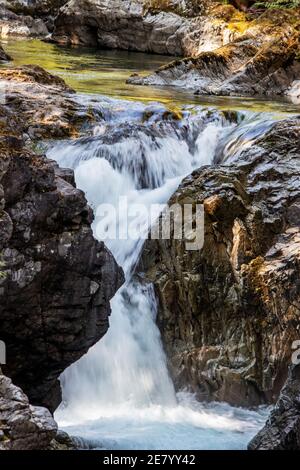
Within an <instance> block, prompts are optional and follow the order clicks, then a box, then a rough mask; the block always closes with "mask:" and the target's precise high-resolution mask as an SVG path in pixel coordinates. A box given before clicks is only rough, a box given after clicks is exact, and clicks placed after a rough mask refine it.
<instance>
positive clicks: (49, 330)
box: [0, 69, 123, 410]
mask: <svg viewBox="0 0 300 470" xmlns="http://www.w3.org/2000/svg"><path fill="white" fill-rule="evenodd" d="M27 72H28V70H27ZM37 72H39V73H38V74H37ZM18 73H19V74H20V75H21V76H22V72H21V70H15V74H18ZM36 74H37V75H38V76H39V74H40V75H43V76H44V78H43V80H44V79H46V78H48V80H50V81H53V80H54V79H53V77H52V79H51V75H47V73H46V72H43V71H42V70H41V69H38V71H37V70H33V71H32V74H31V75H30V74H29V75H30V76H31V79H32V82H31V87H34V86H35V83H34V78H32V77H35V75H36ZM23 78H24V77H23ZM27 79H28V77H27ZM54 81H55V80H54ZM58 83H60V81H59V79H57V81H56V85H57V86H58ZM36 86H37V85H36ZM44 87H45V89H46V88H47V86H44ZM60 87H61V88H60V90H61V93H63V86H62V84H61V83H60ZM65 89H66V87H65ZM50 90H51V87H50V88H48V93H50ZM23 99H24V101H26V97H25V98H24V97H23ZM10 105H11V103H10V100H8V101H7V105H1V108H0V116H1V138H0V146H1V153H0V182H1V217H0V225H1V232H0V233H1V236H0V253H1V262H2V264H3V267H2V268H1V270H2V272H3V273H2V276H1V279H0V297H1V302H0V319H1V323H0V338H1V340H2V341H4V342H5V344H6V348H7V364H6V365H5V366H4V367H3V371H4V373H5V374H6V375H8V376H10V377H11V378H12V379H13V381H14V383H16V384H17V385H19V386H21V387H22V389H23V390H24V392H25V393H26V394H27V395H28V396H29V399H30V401H31V403H33V404H38V405H40V404H42V405H45V406H47V407H48V408H49V409H51V410H54V409H55V408H56V407H57V406H58V404H59V403H60V386H59V382H58V380H57V379H58V377H59V375H60V373H61V372H62V371H63V370H64V369H65V368H66V367H68V365H70V364H71V363H73V362H75V361H76V360H77V359H79V358H80V357H81V356H82V355H83V354H85V353H86V352H87V350H88V349H89V348H90V347H91V346H92V345H93V344H94V343H96V342H97V341H99V339H100V338H101V337H102V336H103V335H104V334H105V333H106V331H107V329H108V317H109V315H110V304H109V301H110V299H111V298H112V297H113V295H114V294H115V292H116V290H117V289H118V288H119V287H120V285H121V284H122V282H123V274H122V270H121V269H120V268H119V267H118V265H117V264H116V262H115V260H114V258H113V256H112V255H111V253H110V252H109V251H108V250H107V249H106V248H105V246H104V244H103V243H102V242H98V241H96V240H95V239H94V237H93V234H92V230H91V223H92V220H93V215H92V211H91V209H90V208H89V206H88V205H87V202H86V199H85V197H84V194H83V193H82V191H79V190H78V189H76V187H75V183H74V175H73V172H72V171H71V170H63V169H61V168H58V166H57V164H56V163H55V162H53V161H51V160H49V159H47V158H46V157H45V156H44V155H37V154H35V153H34V152H33V151H31V150H30V149H29V148H28V147H25V146H24V141H23V140H22V133H23V131H24V128H23V125H24V123H23V122H22V113H21V114H20V115H19V116H18V115H16V113H15V109H14V105H12V106H10ZM27 106H28V109H29V107H30V102H29V103H28V102H27ZM46 106H47V104H46ZM40 111H41V110H40Z"/></svg>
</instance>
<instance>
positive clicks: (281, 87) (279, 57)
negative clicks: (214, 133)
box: [129, 6, 300, 100]
mask: <svg viewBox="0 0 300 470" xmlns="http://www.w3.org/2000/svg"><path fill="white" fill-rule="evenodd" d="M226 10H228V14H229V16H228V15H227V13H226ZM230 12H231V13H230ZM233 12H234V9H233V8H232V7H230V6H229V7H224V6H223V7H218V8H215V10H214V11H213V12H212V13H211V16H210V21H211V22H212V23H213V22H214V21H217V18H218V17H220V18H221V19H223V20H224V19H226V17H227V21H228V25H227V26H228V27H229V28H232V29H233V30H236V31H239V32H240V34H239V35H238V37H235V39H234V40H231V41H228V44H226V45H223V46H222V47H219V48H212V49H211V51H209V52H201V53H200V54H198V55H194V56H193V57H188V58H185V59H182V60H177V61H175V62H172V63H170V64H168V65H166V66H163V67H161V68H160V69H158V70H157V71H156V72H155V73H154V74H151V75H150V76H148V77H133V78H131V79H130V80H129V82H130V83H134V84H143V85H159V86H164V85H173V86H179V87H184V88H189V89H192V90H194V91H195V93H196V94H211V95H223V96H224V95H251V96H253V95H267V96H274V95H285V96H290V97H291V98H294V99H297V100H299V99H300V81H299V75H300V62H299V52H300V41H299V38H300V35H299V31H300V16H299V10H294V11H293V12H291V11H286V12H285V11H280V10H279V11H275V12H274V11H271V12H270V11H269V12H265V13H263V14H262V15H260V16H259V17H258V18H256V19H251V18H250V19H249V18H248V17H247V16H246V15H244V17H243V16H240V17H238V18H236V19H234V16H231V17H230V15H234V13H233ZM226 15H227V16H226ZM240 15H242V14H241V13H240Z"/></svg>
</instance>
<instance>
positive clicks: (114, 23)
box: [53, 0, 239, 56]
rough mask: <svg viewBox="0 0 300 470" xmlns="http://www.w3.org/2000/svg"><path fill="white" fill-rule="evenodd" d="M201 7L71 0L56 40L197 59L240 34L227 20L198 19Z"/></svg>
mask: <svg viewBox="0 0 300 470" xmlns="http://www.w3.org/2000/svg"><path fill="white" fill-rule="evenodd" d="M195 3H197V2H193V1H191V0H190V1H189V2H187V6H185V7H184V8H183V6H182V5H183V2H182V1H181V2H180V1H179V2H168V1H165V2H164V1H161V2H160V1H158V2H156V1H153V0H152V1H151V0H145V1H142V0H134V1H131V0H109V1H108V0H70V1H69V2H68V3H67V4H66V5H64V6H63V7H62V8H61V10H60V12H59V14H58V17H57V18H56V21H55V29H54V33H53V40H54V41H56V42H58V43H60V44H83V45H92V46H98V47H102V48H103V47H107V48H110V49H125V50H131V51H142V52H154V53H158V54H170V55H175V56H176V55H193V56H194V55H197V54H198V53H199V52H201V51H203V50H211V49H214V48H215V47H219V46H221V45H223V44H226V43H227V42H229V41H230V40H232V39H233V38H235V37H237V36H238V35H239V33H238V31H234V30H232V29H229V28H228V27H227V26H228V25H227V23H226V22H225V21H223V20H222V19H215V21H211V19H210V18H209V19H208V18H206V17H202V16H201V17H200V16H195V17H194V16H193V15H199V11H202V9H201V8H200V9H199V7H197V8H196V9H195ZM174 4H175V6H174ZM189 5H190V8H189ZM164 6H165V7H164ZM233 10H234V9H233ZM179 13H181V14H179Z"/></svg>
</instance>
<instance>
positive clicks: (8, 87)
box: [0, 65, 94, 140]
mask: <svg viewBox="0 0 300 470" xmlns="http://www.w3.org/2000/svg"><path fill="white" fill-rule="evenodd" d="M0 80H1V83H2V93H3V94H4V96H3V98H4V102H5V104H6V107H7V108H9V109H10V111H11V112H12V113H13V114H14V119H15V118H16V116H18V121H19V124H18V132H19V133H21V134H22V133H25V134H27V135H28V138H30V139H31V140H40V139H43V138H59V137H70V136H76V135H78V134H79V132H80V129H81V128H82V127H83V125H85V126H87V125H88V123H91V122H93V119H94V117H93V115H92V114H91V113H90V112H89V111H88V110H87V109H86V108H85V107H84V106H81V105H80V104H79V103H78V102H77V101H76V100H75V99H74V97H73V94H74V91H73V90H72V89H71V88H70V87H68V86H67V85H66V84H65V82H64V81H63V80H62V79H61V78H59V77H56V76H54V75H52V74H50V73H49V72H46V71H45V70H44V69H42V68H41V67H39V66H33V65H24V66H22V67H9V68H1V70H0Z"/></svg>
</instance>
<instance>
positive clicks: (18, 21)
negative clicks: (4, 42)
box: [0, 3, 49, 38]
mask: <svg viewBox="0 0 300 470" xmlns="http://www.w3.org/2000/svg"><path fill="white" fill-rule="evenodd" d="M8 7H10V5H8ZM48 34H49V31H48V29H47V27H46V25H45V23H44V22H43V20H41V19H40V18H32V17H31V16H23V15H17V14H16V13H14V12H13V11H11V10H10V9H8V8H5V7H3V3H2V5H1V4H0V37H2V38H6V37H8V36H21V37H45V36H47V35H48Z"/></svg>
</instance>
